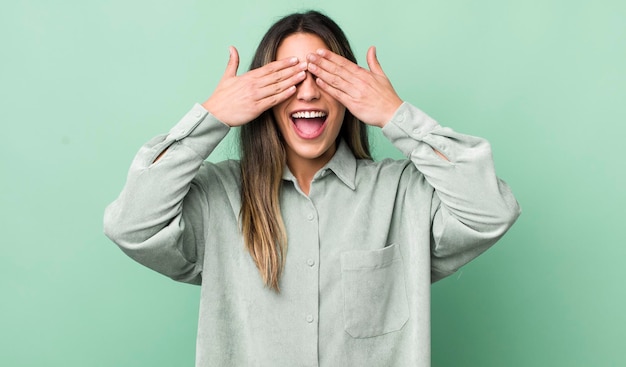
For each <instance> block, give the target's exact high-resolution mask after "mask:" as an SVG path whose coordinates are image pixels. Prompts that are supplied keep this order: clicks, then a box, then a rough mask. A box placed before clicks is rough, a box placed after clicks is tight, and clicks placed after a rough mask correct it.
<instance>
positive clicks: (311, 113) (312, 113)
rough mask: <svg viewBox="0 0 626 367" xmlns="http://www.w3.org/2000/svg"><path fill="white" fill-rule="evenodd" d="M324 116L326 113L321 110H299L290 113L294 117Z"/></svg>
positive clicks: (310, 117)
mask: <svg viewBox="0 0 626 367" xmlns="http://www.w3.org/2000/svg"><path fill="white" fill-rule="evenodd" d="M324 116H326V113H325V112H322V111H300V112H295V113H294V114H292V115H291V117H293V118H294V119H312V118H316V117H324Z"/></svg>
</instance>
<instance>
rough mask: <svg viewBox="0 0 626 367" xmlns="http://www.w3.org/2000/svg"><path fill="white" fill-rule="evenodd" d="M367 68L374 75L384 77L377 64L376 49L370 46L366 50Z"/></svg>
mask: <svg viewBox="0 0 626 367" xmlns="http://www.w3.org/2000/svg"><path fill="white" fill-rule="evenodd" d="M367 66H368V67H369V68H370V71H371V72H372V73H374V74H378V75H385V73H384V72H383V68H382V67H381V66H380V63H379V62H378V57H377V56H376V47H374V46H372V47H370V48H369V49H368V50H367Z"/></svg>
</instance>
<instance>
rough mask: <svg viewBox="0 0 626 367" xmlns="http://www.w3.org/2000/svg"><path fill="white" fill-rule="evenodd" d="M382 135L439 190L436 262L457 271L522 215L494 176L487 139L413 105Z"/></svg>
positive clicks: (400, 112)
mask: <svg viewBox="0 0 626 367" xmlns="http://www.w3.org/2000/svg"><path fill="white" fill-rule="evenodd" d="M383 133H384V134H385V135H386V136H387V137H388V138H389V139H390V140H391V141H392V142H393V144H394V145H395V146H396V147H397V148H398V149H400V150H401V151H402V152H403V153H404V154H405V155H406V156H407V157H408V158H409V159H410V160H411V161H412V162H413V164H414V165H415V166H416V167H417V169H418V170H419V171H420V172H421V173H422V174H423V175H424V177H425V178H426V180H427V181H428V183H429V184H430V185H431V186H432V187H433V188H434V190H435V200H436V201H438V202H437V205H435V207H434V208H433V210H434V211H433V238H434V244H433V245H432V253H433V259H434V260H433V266H439V267H442V268H445V269H442V271H443V272H451V271H454V270H456V269H457V268H458V267H459V266H461V265H463V264H465V263H467V262H468V261H469V260H471V259H472V258H474V257H476V256H477V255H478V254H480V253H482V251H484V250H486V249H487V248H488V247H489V246H491V245H492V244H493V243H495V242H496V241H497V240H498V239H499V238H500V237H501V236H502V235H503V234H504V233H505V232H506V231H507V230H508V229H509V228H510V227H511V225H512V224H513V223H514V222H515V220H516V219H517V217H518V216H519V213H520V209H519V206H518V204H517V201H516V200H515V198H514V196H513V194H512V193H511V191H510V189H509V187H508V186H507V185H506V183H504V182H503V181H502V180H500V179H499V178H498V177H497V176H496V173H495V168H494V163H493V158H492V155H491V147H490V145H489V143H488V142H487V141H486V140H485V139H482V138H477V137H472V136H468V135H463V134H460V133H457V132H455V131H453V130H451V129H449V128H443V127H441V126H440V125H439V124H438V123H437V122H436V121H434V120H433V119H432V118H430V117H429V116H427V115H426V114H425V113H423V112H422V111H420V110H419V109H417V108H415V107H413V106H411V105H409V104H403V106H401V107H400V108H399V109H398V111H396V114H395V115H394V117H393V118H392V120H391V121H390V122H389V123H388V124H387V125H386V126H385V128H384V129H383ZM442 156H443V157H442ZM439 260H442V261H439Z"/></svg>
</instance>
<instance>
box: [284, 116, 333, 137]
mask: <svg viewBox="0 0 626 367" xmlns="http://www.w3.org/2000/svg"><path fill="white" fill-rule="evenodd" d="M290 117H291V122H293V125H294V127H295V130H296V133H297V134H298V135H299V136H300V137H302V138H305V139H313V138H316V137H318V136H319V135H321V134H322V132H323V131H324V127H325V126H326V124H325V123H326V118H327V117H328V114H327V113H326V112H324V111H298V112H294V113H292V114H291V116H290Z"/></svg>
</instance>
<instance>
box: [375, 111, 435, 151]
mask: <svg viewBox="0 0 626 367" xmlns="http://www.w3.org/2000/svg"><path fill="white" fill-rule="evenodd" d="M437 128H440V125H439V124H438V123H437V121H435V120H434V119H432V118H431V117H430V116H428V115H427V114H426V113H424V112H423V111H422V110H420V109H419V108H417V107H415V106H413V105H411V104H409V103H407V102H404V103H402V105H401V106H400V107H399V108H398V109H397V110H396V112H395V114H394V115H393V117H392V118H391V120H389V122H388V123H387V124H386V125H385V126H384V127H383V129H382V132H383V134H384V135H385V136H386V137H387V138H388V139H389V140H390V141H391V142H392V143H393V144H394V145H395V146H396V147H397V148H398V149H400V150H401V151H402V152H403V153H404V154H405V155H406V156H409V155H410V154H411V153H412V152H413V151H414V150H415V148H416V147H417V145H418V144H419V142H422V141H424V140H425V137H426V136H428V135H429V134H430V133H431V132H432V131H433V130H435V129H437Z"/></svg>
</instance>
